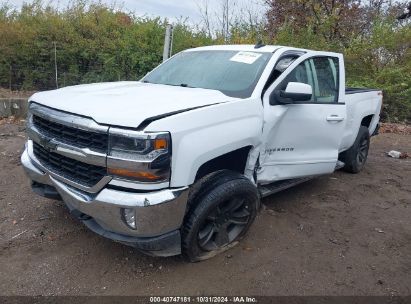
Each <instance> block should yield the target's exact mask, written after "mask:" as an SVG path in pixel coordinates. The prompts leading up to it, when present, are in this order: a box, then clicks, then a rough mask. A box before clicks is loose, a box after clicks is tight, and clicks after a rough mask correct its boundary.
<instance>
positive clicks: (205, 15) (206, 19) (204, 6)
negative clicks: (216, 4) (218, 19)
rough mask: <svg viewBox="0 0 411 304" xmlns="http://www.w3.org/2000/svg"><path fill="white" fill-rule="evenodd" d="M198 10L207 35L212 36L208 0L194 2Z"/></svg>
mask: <svg viewBox="0 0 411 304" xmlns="http://www.w3.org/2000/svg"><path fill="white" fill-rule="evenodd" d="M196 4H197V7H198V11H199V12H200V16H201V19H202V22H203V25H204V29H205V31H206V32H207V34H208V36H209V37H211V36H212V27H213V26H212V20H211V16H210V3H209V0H199V1H197V2H196Z"/></svg>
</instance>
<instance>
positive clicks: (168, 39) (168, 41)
mask: <svg viewBox="0 0 411 304" xmlns="http://www.w3.org/2000/svg"><path fill="white" fill-rule="evenodd" d="M172 50H173V26H172V25H171V24H168V25H167V27H166V36H165V38H164V51H163V62H164V61H166V60H167V59H168V58H170V56H171V52H172Z"/></svg>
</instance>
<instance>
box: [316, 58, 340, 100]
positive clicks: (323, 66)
mask: <svg viewBox="0 0 411 304" xmlns="http://www.w3.org/2000/svg"><path fill="white" fill-rule="evenodd" d="M310 64H311V68H312V70H313V76H314V77H313V78H314V86H313V91H314V99H315V101H316V102H321V103H323V102H325V103H334V102H337V101H338V88H339V66H338V58H334V57H317V58H313V59H310Z"/></svg>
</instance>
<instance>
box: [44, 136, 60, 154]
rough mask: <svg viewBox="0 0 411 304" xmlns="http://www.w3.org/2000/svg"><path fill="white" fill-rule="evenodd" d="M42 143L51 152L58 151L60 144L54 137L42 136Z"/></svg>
mask: <svg viewBox="0 0 411 304" xmlns="http://www.w3.org/2000/svg"><path fill="white" fill-rule="evenodd" d="M41 145H42V146H43V148H44V149H46V150H47V151H49V152H53V151H57V147H58V145H57V144H56V143H55V142H54V138H42V139H41Z"/></svg>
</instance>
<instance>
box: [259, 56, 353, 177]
mask: <svg viewBox="0 0 411 304" xmlns="http://www.w3.org/2000/svg"><path fill="white" fill-rule="evenodd" d="M304 57H305V56H304ZM342 62H343V61H342V57H333V56H316V57H311V58H300V59H299V60H297V61H296V62H294V63H293V64H292V65H291V66H290V67H289V68H288V69H287V70H286V71H285V72H284V73H283V75H281V76H280V77H279V78H278V79H277V81H275V82H274V84H273V89H271V90H268V91H267V94H266V96H264V129H263V145H264V151H262V153H261V155H260V169H259V171H258V182H259V183H260V184H267V183H271V182H273V181H278V180H284V179H292V178H298V177H304V176H312V175H320V174H327V173H332V172H333V171H334V170H335V167H336V164H337V161H338V149H339V146H340V143H341V140H342V137H343V130H344V126H345V119H346V107H345V104H344V103H343V102H342V100H341V99H342V98H343V94H344V91H343V85H341V84H342V83H344V79H342V80H341V74H342V71H343V68H344V67H343V63H342ZM290 82H297V83H305V84H308V85H310V86H311V87H312V92H313V94H312V96H311V99H310V100H305V101H300V100H293V102H292V103H289V104H284V103H281V101H278V102H276V101H275V100H274V101H273V98H274V99H275V97H273V96H275V95H277V96H278V95H279V94H278V93H281V91H283V92H284V90H286V88H287V85H288V83H290Z"/></svg>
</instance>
